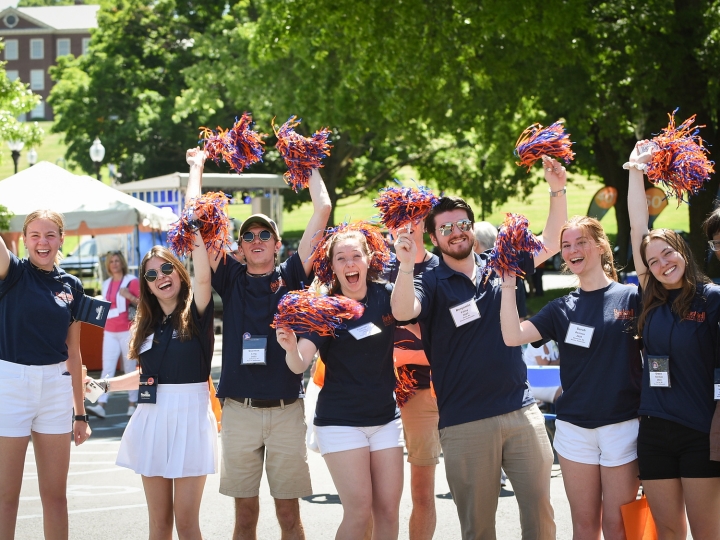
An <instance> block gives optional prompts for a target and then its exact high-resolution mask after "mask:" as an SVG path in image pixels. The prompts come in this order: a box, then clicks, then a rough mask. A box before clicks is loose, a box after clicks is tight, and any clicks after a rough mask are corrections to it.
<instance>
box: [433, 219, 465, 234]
mask: <svg viewBox="0 0 720 540" xmlns="http://www.w3.org/2000/svg"><path fill="white" fill-rule="evenodd" d="M453 226H455V227H457V228H458V231H461V232H468V231H469V230H470V229H472V226H473V222H472V221H470V220H469V219H461V220H460V221H456V222H455V223H453V222H452V221H451V222H449V223H443V224H442V225H440V226H439V227H438V228H437V230H438V231H439V232H440V234H441V235H442V236H450V235H451V234H452V231H453Z"/></svg>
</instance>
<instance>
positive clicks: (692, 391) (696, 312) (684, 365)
mask: <svg viewBox="0 0 720 540" xmlns="http://www.w3.org/2000/svg"><path fill="white" fill-rule="evenodd" d="M679 293H680V291H679V290H671V291H669V297H668V301H667V302H666V303H665V304H662V305H661V306H659V307H657V308H655V309H653V310H652V311H650V313H648V316H647V318H646V319H645V325H644V327H643V334H642V335H643V344H644V346H645V350H644V355H645V359H646V361H645V365H644V368H643V378H642V396H641V399H640V411H639V412H640V414H641V415H647V416H657V417H659V418H664V419H665V420H670V421H672V422H677V423H679V424H682V425H684V426H687V427H689V428H692V429H696V430H698V431H702V432H704V433H710V423H711V422H712V417H713V413H714V411H715V401H714V399H713V372H714V368H716V367H718V354H717V353H718V320H720V287H718V286H717V285H704V284H700V285H698V291H697V293H696V295H695V298H694V300H693V303H692V305H691V307H690V312H689V313H688V314H687V316H686V317H685V319H683V320H682V321H681V320H680V319H679V317H678V316H677V315H676V314H675V313H673V312H672V310H671V306H672V302H673V301H674V300H675V298H677V296H678V294H679ZM648 355H658V356H670V384H671V387H670V388H653V387H651V386H650V375H649V370H648V361H647V357H648Z"/></svg>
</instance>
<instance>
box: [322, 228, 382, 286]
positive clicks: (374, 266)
mask: <svg viewBox="0 0 720 540" xmlns="http://www.w3.org/2000/svg"><path fill="white" fill-rule="evenodd" d="M353 231H355V232H359V233H360V234H362V235H363V236H364V237H365V240H366V242H367V245H368V248H369V249H370V253H372V256H371V258H370V264H369V268H368V270H370V271H373V272H376V273H377V274H378V275H380V274H383V273H384V272H385V271H386V270H387V267H388V264H389V263H390V259H391V253H390V249H389V248H388V246H387V244H386V243H385V238H383V235H382V233H381V232H380V229H379V228H378V227H377V226H376V225H373V224H372V223H370V222H368V221H355V222H353V223H341V224H340V225H338V226H337V227H329V228H327V229H325V231H324V234H323V236H322V238H320V240H319V241H318V243H317V246H316V247H315V251H314V252H313V254H312V258H313V268H314V270H315V277H316V278H317V279H318V281H319V282H320V283H322V284H323V285H326V286H330V285H331V284H332V281H333V271H332V268H331V267H330V245H331V241H332V238H333V237H334V236H335V235H338V234H343V233H349V232H353Z"/></svg>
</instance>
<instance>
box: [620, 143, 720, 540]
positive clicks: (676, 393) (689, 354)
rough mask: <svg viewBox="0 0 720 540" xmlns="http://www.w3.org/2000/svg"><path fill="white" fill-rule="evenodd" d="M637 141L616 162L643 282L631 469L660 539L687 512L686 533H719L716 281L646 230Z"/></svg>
mask: <svg viewBox="0 0 720 540" xmlns="http://www.w3.org/2000/svg"><path fill="white" fill-rule="evenodd" d="M645 143H647V141H641V142H639V143H637V145H636V146H635V148H634V149H633V151H632V153H631V154H630V160H629V161H628V163H627V164H626V168H628V169H629V175H630V182H629V186H628V211H629V213H630V226H631V238H632V246H633V258H634V259H635V269H636V270H637V274H638V278H639V280H640V286H641V288H642V291H643V295H642V301H643V309H642V311H641V313H640V317H639V319H638V331H639V334H640V336H642V341H643V346H644V355H643V356H644V359H645V362H644V366H643V379H642V394H641V397H640V411H639V414H640V432H639V434H638V459H639V465H640V479H641V480H642V484H643V488H644V489H645V494H646V495H647V498H648V503H649V504H650V510H651V511H652V514H653V517H654V518H655V525H656V526H657V532H658V538H659V539H660V540H667V539H673V540H674V539H680V538H685V537H686V535H687V522H688V521H689V522H690V530H691V533H692V536H693V538H720V519H718V516H720V462H718V461H711V460H710V432H711V429H710V428H711V424H712V417H713V413H714V412H715V409H716V402H715V400H717V399H718V398H720V396H718V395H717V394H716V392H717V387H716V386H715V383H718V382H719V381H718V379H717V377H718V376H720V358H719V357H718V355H719V351H718V338H719V337H720V336H718V321H720V288H718V287H717V286H715V285H712V284H711V283H710V280H709V279H708V278H707V277H706V276H705V275H703V274H702V272H700V270H699V269H698V267H697V265H696V264H695V259H694V258H693V254H692V251H690V248H689V247H688V245H687V244H686V243H685V241H684V240H683V238H682V237H681V236H680V235H679V234H677V233H675V232H674V231H671V230H668V229H654V230H652V231H649V230H648V205H647V199H646V197H645V186H644V180H643V171H644V164H645V163H647V162H648V161H650V159H651V158H652V153H651V152H652V151H651V150H650V151H645V152H643V151H642V150H641V148H642V147H643V145H644V144H645ZM713 397H714V398H715V400H714V399H713ZM686 514H687V520H686V517H685V516H686Z"/></svg>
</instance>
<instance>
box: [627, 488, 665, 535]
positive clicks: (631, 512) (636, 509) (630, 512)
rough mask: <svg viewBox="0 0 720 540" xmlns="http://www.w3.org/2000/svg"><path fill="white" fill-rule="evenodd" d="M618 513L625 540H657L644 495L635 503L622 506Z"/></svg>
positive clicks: (653, 522) (653, 521)
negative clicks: (620, 515)
mask: <svg viewBox="0 0 720 540" xmlns="http://www.w3.org/2000/svg"><path fill="white" fill-rule="evenodd" d="M620 512H622V517H623V525H624V526H625V536H626V537H627V540H657V537H658V536H657V530H656V529H655V520H654V519H653V517H652V513H651V512H650V506H649V505H648V502H647V497H645V494H643V496H642V497H640V498H639V499H638V500H636V501H633V502H631V503H628V504H623V505H622V506H621V507H620Z"/></svg>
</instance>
